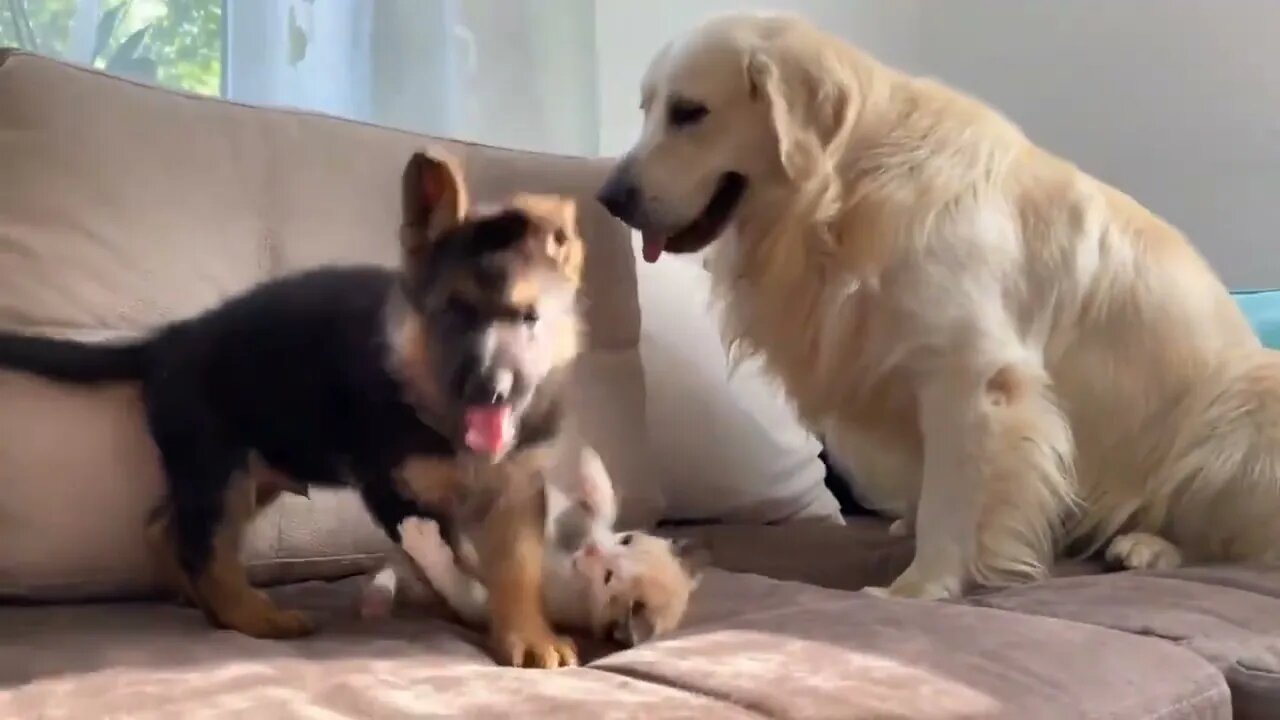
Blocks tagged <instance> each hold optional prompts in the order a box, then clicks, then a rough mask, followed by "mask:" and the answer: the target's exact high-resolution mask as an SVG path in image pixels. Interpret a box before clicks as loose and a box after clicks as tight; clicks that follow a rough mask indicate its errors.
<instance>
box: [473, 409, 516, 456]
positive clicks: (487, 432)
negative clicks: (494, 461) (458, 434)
mask: <svg viewBox="0 0 1280 720" xmlns="http://www.w3.org/2000/svg"><path fill="white" fill-rule="evenodd" d="M462 421H463V424H464V425H465V426H466V428H465V429H466V435H465V436H464V438H463V442H465V443H466V444H467V448H468V449H470V450H471V451H472V452H477V453H482V454H485V455H499V454H501V453H502V451H503V450H505V449H506V447H507V443H509V442H510V441H511V436H512V434H513V433H512V427H511V406H510V405H474V406H472V407H469V408H467V410H466V412H465V413H464V414H463V419H462Z"/></svg>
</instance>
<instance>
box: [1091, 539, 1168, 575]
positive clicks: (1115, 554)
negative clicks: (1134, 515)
mask: <svg viewBox="0 0 1280 720" xmlns="http://www.w3.org/2000/svg"><path fill="white" fill-rule="evenodd" d="M1107 562H1109V563H1111V564H1112V565H1115V566H1117V567H1122V568H1125V569H1126V570H1172V569H1173V568H1176V567H1178V566H1180V565H1182V552H1181V551H1180V550H1178V548H1177V546H1176V545H1174V544H1173V543H1171V542H1169V541H1168V540H1165V539H1164V538H1162V537H1160V536H1158V535H1152V534H1151V533H1144V532H1134V533H1127V534H1125V535H1117V536H1116V537H1115V538H1114V539H1112V541H1111V544H1110V545H1108V546H1107Z"/></svg>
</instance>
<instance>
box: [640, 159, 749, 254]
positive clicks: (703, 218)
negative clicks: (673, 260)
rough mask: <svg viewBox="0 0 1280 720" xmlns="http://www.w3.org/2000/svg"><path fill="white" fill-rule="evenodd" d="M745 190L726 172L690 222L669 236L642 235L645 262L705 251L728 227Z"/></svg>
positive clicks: (740, 181)
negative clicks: (672, 254)
mask: <svg viewBox="0 0 1280 720" xmlns="http://www.w3.org/2000/svg"><path fill="white" fill-rule="evenodd" d="M746 189H747V178H746V177H745V176H744V175H742V174H741V173H736V172H728V173H725V174H724V175H722V176H721V177H720V182H719V183H718V184H717V185H716V191H715V193H713V194H712V195H711V199H710V200H709V201H707V206H706V207H705V208H703V210H702V213H701V214H700V215H698V217H697V218H695V219H694V221H693V222H691V223H689V224H688V225H686V226H684V227H683V228H681V229H680V230H677V231H676V232H675V233H673V234H671V235H666V236H664V235H654V234H650V233H645V235H644V260H645V262H650V263H652V262H657V261H658V258H659V257H661V256H662V253H663V251H664V250H665V251H667V252H673V253H691V252H697V251H699V250H701V249H702V248H704V247H706V246H707V245H708V244H709V243H710V242H711V241H712V240H715V239H716V236H717V235H719V234H720V233H721V231H723V230H724V228H725V225H727V224H728V223H729V219H730V218H731V217H733V211H734V210H736V209H737V207H738V202H739V201H741V200H742V194H743V193H744V192H746Z"/></svg>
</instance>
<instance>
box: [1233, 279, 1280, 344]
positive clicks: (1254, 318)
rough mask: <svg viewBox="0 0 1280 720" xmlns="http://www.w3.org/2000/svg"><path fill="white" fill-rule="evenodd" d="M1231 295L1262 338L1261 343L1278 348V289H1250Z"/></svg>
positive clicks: (1279, 318)
mask: <svg viewBox="0 0 1280 720" xmlns="http://www.w3.org/2000/svg"><path fill="white" fill-rule="evenodd" d="M1231 296H1232V297H1234V298H1235V299H1236V303H1238V304H1239V305H1240V309H1241V310H1243V311H1244V315H1245V317H1247V318H1249V324H1250V325H1253V330H1254V332H1256V333H1258V337H1260V338H1262V344H1263V345H1266V346H1267V347H1269V348H1272V349H1275V350H1280V290H1250V291H1246V292H1235V293H1231Z"/></svg>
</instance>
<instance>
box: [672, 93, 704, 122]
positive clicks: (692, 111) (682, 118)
mask: <svg viewBox="0 0 1280 720" xmlns="http://www.w3.org/2000/svg"><path fill="white" fill-rule="evenodd" d="M707 112H708V111H707V106H706V105H703V104H702V103H698V102H694V101H692V100H684V99H679V98H677V99H675V100H672V101H671V105H670V107H668V108H667V122H669V123H671V126H672V127H677V128H681V127H689V126H690V125H696V124H697V123H699V122H701V121H702V119H703V118H705V117H706V116H707Z"/></svg>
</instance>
